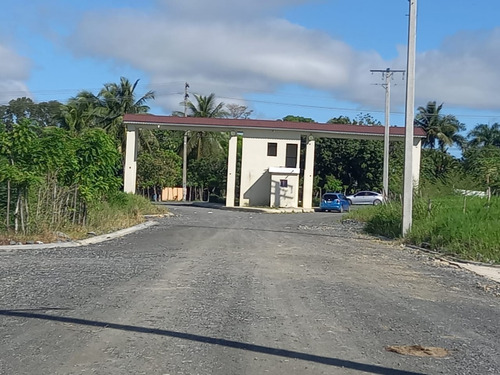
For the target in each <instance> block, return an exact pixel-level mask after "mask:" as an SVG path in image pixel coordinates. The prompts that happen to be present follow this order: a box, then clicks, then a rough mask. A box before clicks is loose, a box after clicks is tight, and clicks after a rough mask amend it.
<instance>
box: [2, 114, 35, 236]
mask: <svg viewBox="0 0 500 375" xmlns="http://www.w3.org/2000/svg"><path fill="white" fill-rule="evenodd" d="M34 128H35V127H34V125H33V124H32V123H31V121H30V120H29V119H27V118H22V119H21V120H20V122H19V124H17V123H14V124H13V125H12V130H11V131H9V132H2V133H0V172H1V173H0V182H6V185H7V188H6V189H7V200H6V204H5V208H6V228H7V230H9V228H10V209H11V204H12V203H13V202H11V196H12V193H16V194H17V197H16V203H15V211H14V229H15V231H16V232H17V231H18V230H19V227H20V229H21V231H22V232H23V233H25V232H26V225H27V223H28V221H29V217H28V213H29V202H28V191H29V188H30V186H31V185H33V184H34V183H35V182H36V181H37V178H38V175H37V174H36V165H35V164H34V163H33V160H32V154H33V152H34V150H36V149H37V142H38V137H37V134H36V132H35V129H34Z"/></svg>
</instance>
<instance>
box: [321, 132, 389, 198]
mask: <svg viewBox="0 0 500 375" xmlns="http://www.w3.org/2000/svg"><path fill="white" fill-rule="evenodd" d="M382 159H383V144H382V142H381V141H364V140H363V141H358V140H350V139H333V138H321V139H318V140H317V142H316V161H315V169H316V174H317V175H318V176H319V177H320V178H321V180H322V181H326V178H327V176H328V175H333V176H334V177H335V178H336V179H338V180H340V181H341V185H342V186H345V187H346V189H347V191H349V192H351V191H354V190H380V189H381V185H382V165H383V163H382V162H383V160H382Z"/></svg>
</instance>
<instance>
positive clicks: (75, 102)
mask: <svg viewBox="0 0 500 375" xmlns="http://www.w3.org/2000/svg"><path fill="white" fill-rule="evenodd" d="M101 106H102V105H101V102H100V100H99V98H98V97H97V96H95V95H94V94H92V93H91V92H90V91H85V90H84V91H81V92H79V93H78V94H77V95H76V96H75V97H73V98H70V99H69V100H68V103H67V104H66V105H64V106H63V108H62V110H61V114H62V127H63V128H65V129H67V130H70V131H72V132H76V133H81V132H82V131H83V130H85V129H87V128H92V127H96V126H97V123H98V121H97V119H98V112H99V108H100V107H101Z"/></svg>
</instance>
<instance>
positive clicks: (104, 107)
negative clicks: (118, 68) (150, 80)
mask: <svg viewBox="0 0 500 375" xmlns="http://www.w3.org/2000/svg"><path fill="white" fill-rule="evenodd" d="M138 83H139V80H136V81H135V82H134V84H132V83H131V82H130V81H129V80H128V79H127V78H124V77H121V78H120V83H119V84H116V83H107V84H105V85H104V88H103V89H102V90H101V91H100V92H99V94H98V95H97V97H98V98H99V106H100V110H99V112H98V117H99V122H100V126H101V127H102V128H104V129H105V130H106V131H107V132H108V134H111V135H113V136H115V137H116V139H117V140H118V147H119V149H120V151H121V152H122V154H123V153H124V151H125V143H126V129H125V126H124V125H123V121H122V120H123V115H124V114H126V113H146V112H148V111H149V107H148V106H147V105H146V103H147V101H148V100H151V99H154V98H155V94H154V91H148V92H147V93H146V94H144V95H143V96H141V97H140V98H139V99H136V98H135V93H134V91H135V89H136V88H137V84H138Z"/></svg>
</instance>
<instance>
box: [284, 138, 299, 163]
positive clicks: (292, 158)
mask: <svg viewBox="0 0 500 375" xmlns="http://www.w3.org/2000/svg"><path fill="white" fill-rule="evenodd" d="M285 167H286V168H295V167H297V145H296V144H293V143H287V144H286V160H285Z"/></svg>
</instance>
